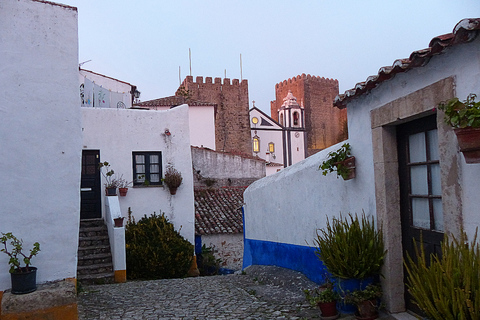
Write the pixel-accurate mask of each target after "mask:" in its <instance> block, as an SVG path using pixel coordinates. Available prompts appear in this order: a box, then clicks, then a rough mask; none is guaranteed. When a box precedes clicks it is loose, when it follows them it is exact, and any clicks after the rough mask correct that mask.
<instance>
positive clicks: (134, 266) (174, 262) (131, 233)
mask: <svg viewBox="0 0 480 320" xmlns="http://www.w3.org/2000/svg"><path fill="white" fill-rule="evenodd" d="M125 242H126V256H127V277H128V278H129V279H169V278H181V277H184V276H186V275H187V272H188V270H189V269H190V266H191V264H192V258H193V252H194V250H193V245H192V244H191V243H190V242H189V241H187V240H186V239H185V238H183V237H182V236H181V235H180V234H179V233H178V231H176V230H175V228H174V226H173V224H172V223H171V222H169V221H168V219H167V218H166V217H165V214H164V213H163V214H161V215H157V214H155V213H154V214H153V215H151V216H150V217H147V215H145V216H144V217H143V218H142V219H140V220H139V221H138V222H135V219H132V218H131V212H130V211H129V219H128V222H127V225H126V227H125Z"/></svg>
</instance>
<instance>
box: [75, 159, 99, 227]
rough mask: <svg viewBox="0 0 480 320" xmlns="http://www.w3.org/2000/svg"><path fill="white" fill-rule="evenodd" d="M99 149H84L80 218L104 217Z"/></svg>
mask: <svg viewBox="0 0 480 320" xmlns="http://www.w3.org/2000/svg"><path fill="white" fill-rule="evenodd" d="M99 163H100V151H99V150H83V151H82V178H81V179H82V180H81V186H80V190H81V206H80V219H94V218H101V217H102V204H101V186H100V170H99V168H98V164H99Z"/></svg>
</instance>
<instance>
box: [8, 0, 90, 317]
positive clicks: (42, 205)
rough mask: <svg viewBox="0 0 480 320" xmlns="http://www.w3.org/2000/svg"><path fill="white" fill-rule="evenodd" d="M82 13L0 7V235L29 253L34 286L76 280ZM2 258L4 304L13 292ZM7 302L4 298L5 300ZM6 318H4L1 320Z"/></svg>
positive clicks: (17, 3) (14, 4) (16, 4)
mask: <svg viewBox="0 0 480 320" xmlns="http://www.w3.org/2000/svg"><path fill="white" fill-rule="evenodd" d="M77 19H78V16H77V9H76V8H74V7H69V6H65V5H60V4H56V3H53V2H48V1H31V0H3V1H1V4H0V30H2V31H1V32H0V43H1V46H0V69H1V70H2V71H1V72H0V83H1V84H2V87H3V90H4V92H8V94H2V95H0V137H1V138H0V141H1V142H0V180H1V183H0V192H1V194H2V210H1V212H0V220H1V223H0V232H13V234H14V235H16V236H17V237H18V238H21V239H23V241H24V243H25V244H24V247H25V248H26V249H27V250H29V249H30V248H31V246H32V244H33V243H34V242H36V241H38V242H39V243H40V248H41V251H40V252H39V254H38V255H37V256H36V257H34V258H33V259H32V265H33V266H35V267H37V268H38V271H37V282H38V283H44V282H47V281H55V280H62V279H67V278H72V279H74V278H75V277H76V271H77V248H78V228H79V210H80V192H79V190H80V170H81V168H80V164H81V157H82V151H81V150H82V136H81V129H82V125H81V113H80V107H79V105H80V98H79V95H78V85H79V83H78V36H77V34H78V30H77ZM8 270H9V267H8V257H7V255H6V254H3V253H0V299H1V297H2V292H3V291H4V290H6V289H8V288H10V287H11V286H10V274H9V273H8ZM4 297H5V296H4ZM0 317H1V315H0Z"/></svg>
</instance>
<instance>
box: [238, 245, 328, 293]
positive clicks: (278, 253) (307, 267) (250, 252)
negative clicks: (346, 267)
mask: <svg viewBox="0 0 480 320" xmlns="http://www.w3.org/2000/svg"><path fill="white" fill-rule="evenodd" d="M315 250H316V248H314V247H308V246H299V245H294V244H287V243H280V242H271V241H262V240H252V239H246V238H244V251H243V268H246V267H248V266H250V265H267V266H278V267H283V268H288V269H292V270H295V271H299V272H301V273H303V274H304V275H305V276H306V277H307V278H309V279H310V280H312V281H314V282H316V283H319V284H320V283H323V282H324V280H325V274H326V273H327V270H326V268H325V267H324V266H323V264H322V262H321V261H320V260H319V259H318V257H317V256H316V255H315Z"/></svg>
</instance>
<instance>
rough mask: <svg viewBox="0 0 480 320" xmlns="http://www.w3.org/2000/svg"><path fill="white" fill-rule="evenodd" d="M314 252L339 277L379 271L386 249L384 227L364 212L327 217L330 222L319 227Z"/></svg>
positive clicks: (370, 274) (361, 277)
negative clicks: (359, 214)
mask: <svg viewBox="0 0 480 320" xmlns="http://www.w3.org/2000/svg"><path fill="white" fill-rule="evenodd" d="M314 243H315V245H316V246H317V250H316V251H315V253H316V254H317V256H318V258H319V259H320V260H321V261H322V262H323V264H324V265H325V266H326V267H327V269H328V271H329V272H330V273H331V274H333V275H334V276H337V277H339V278H344V279H352V278H354V279H363V278H366V277H369V276H374V275H378V274H380V269H381V267H382V265H383V261H384V258H385V254H386V251H385V250H384V246H383V234H382V230H381V229H379V230H377V229H376V228H375V222H374V219H373V217H371V219H368V218H367V217H366V216H365V213H362V216H361V218H360V219H359V218H358V216H357V214H355V216H353V215H352V214H349V215H348V217H345V218H343V217H342V215H340V217H339V218H336V217H333V218H332V220H331V221H330V219H329V218H328V217H327V226H326V228H324V229H318V230H317V238H316V239H314Z"/></svg>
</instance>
